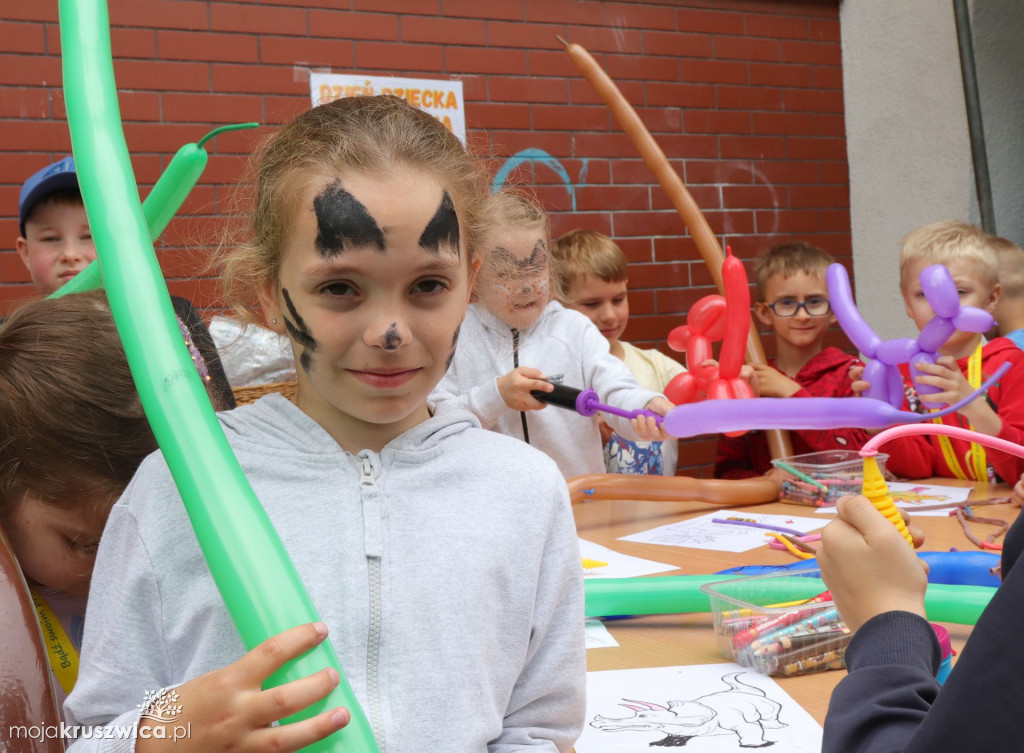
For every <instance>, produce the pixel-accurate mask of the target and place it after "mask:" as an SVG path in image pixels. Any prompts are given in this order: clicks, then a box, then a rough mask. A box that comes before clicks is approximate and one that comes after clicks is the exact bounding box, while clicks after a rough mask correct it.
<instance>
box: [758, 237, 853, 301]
mask: <svg viewBox="0 0 1024 753" xmlns="http://www.w3.org/2000/svg"><path fill="white" fill-rule="evenodd" d="M834 261H835V259H833V258H832V257H831V256H830V255H829V253H828V252H827V251H825V250H824V249H820V248H818V247H817V246H812V245H811V244H810V243H784V244H782V245H779V246H773V247H772V248H770V249H768V251H766V252H765V253H763V254H761V255H760V256H758V257H757V260H756V261H755V262H754V281H755V282H756V283H757V302H758V303H766V301H765V289H766V288H767V286H768V280H770V279H771V278H772V277H774V276H775V275H779V274H781V275H782V276H783V278H786V277H792V276H793V275H795V274H796V273H797V272H803V273H805V274H807V275H809V276H811V277H821V278H822V279H824V277H825V270H827V269H828V267H829V265H830V264H832V263H833V262H834Z"/></svg>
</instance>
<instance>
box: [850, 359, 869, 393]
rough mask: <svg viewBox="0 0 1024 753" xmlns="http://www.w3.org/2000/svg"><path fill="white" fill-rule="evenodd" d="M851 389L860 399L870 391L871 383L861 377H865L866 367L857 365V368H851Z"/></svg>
mask: <svg viewBox="0 0 1024 753" xmlns="http://www.w3.org/2000/svg"><path fill="white" fill-rule="evenodd" d="M849 375H850V389H851V390H853V392H854V394H855V395H856V396H857V397H860V396H861V395H862V394H863V393H865V392H867V391H868V388H869V387H870V386H871V382H867V381H865V380H864V379H862V378H861V377H863V376H864V365H863V364H857V365H856V366H851V367H850V372H849Z"/></svg>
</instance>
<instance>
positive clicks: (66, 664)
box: [31, 588, 78, 695]
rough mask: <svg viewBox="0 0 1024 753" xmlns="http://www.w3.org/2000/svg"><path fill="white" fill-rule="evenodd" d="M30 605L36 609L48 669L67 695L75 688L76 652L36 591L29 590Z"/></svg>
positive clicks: (58, 621) (76, 674)
mask: <svg viewBox="0 0 1024 753" xmlns="http://www.w3.org/2000/svg"><path fill="white" fill-rule="evenodd" d="M31 592H32V603H33V604H34V605H35V608H36V617H37V618H38V619H39V627H40V628H42V631H43V644H44V645H45V646H46V656H47V658H48V659H49V660H50V667H51V669H53V674H54V675H56V676H57V682H59V683H60V686H61V687H62V688H64V694H65V695H69V694H70V693H71V689H72V688H73V687H75V681H76V680H77V679H78V652H77V651H76V650H75V647H74V645H73V644H72V643H71V639H70V638H68V634H67V633H65V632H64V628H63V627H62V626H61V624H60V620H58V619H57V617H56V616H55V615H54V613H53V610H52V609H51V608H50V605H49V604H47V603H46V601H45V600H44V599H43V597H42V596H40V595H39V594H38V593H37V592H36V590H35V589H34V588H33V589H31Z"/></svg>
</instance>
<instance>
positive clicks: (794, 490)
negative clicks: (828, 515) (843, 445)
mask: <svg viewBox="0 0 1024 753" xmlns="http://www.w3.org/2000/svg"><path fill="white" fill-rule="evenodd" d="M875 459H876V460H877V461H878V467H879V469H880V470H881V471H882V473H885V461H886V460H888V459H889V456H888V455H886V454H884V453H879V454H878V455H876V456H875ZM772 465H774V466H775V467H776V468H778V469H779V470H780V471H781V472H782V474H783V478H782V491H781V494H780V495H779V501H780V502H790V503H792V504H795V505H809V506H810V507H825V506H826V505H834V504H835V503H836V502H838V501H839V498H840V497H845V496H847V495H848V494H860V489H861V485H862V484H863V482H864V460H863V459H862V458H861V456H860V453H858V452H857V451H856V450H826V451H824V452H810V453H807V454H806V455H793V456H792V457H788V458H779V459H777V460H773V461H772Z"/></svg>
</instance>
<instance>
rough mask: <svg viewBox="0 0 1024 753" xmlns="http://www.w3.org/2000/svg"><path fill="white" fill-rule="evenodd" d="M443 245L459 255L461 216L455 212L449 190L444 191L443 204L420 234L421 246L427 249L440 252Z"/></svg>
mask: <svg viewBox="0 0 1024 753" xmlns="http://www.w3.org/2000/svg"><path fill="white" fill-rule="evenodd" d="M442 245H443V246H446V247H448V248H450V249H452V250H453V251H455V253H456V255H459V253H460V251H459V218H458V215H456V214H455V204H453V203H452V197H451V196H449V195H448V192H447V191H445V192H444V195H443V196H442V197H441V204H440V205H439V206H438V207H437V211H436V212H434V216H433V217H431V218H430V222H428V223H427V227H426V229H425V230H424V231H423V234H422V235H421V236H420V246H421V247H422V248H425V249H426V250H427V251H433V252H434V253H435V254H436V253H440V251H441V246H442Z"/></svg>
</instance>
